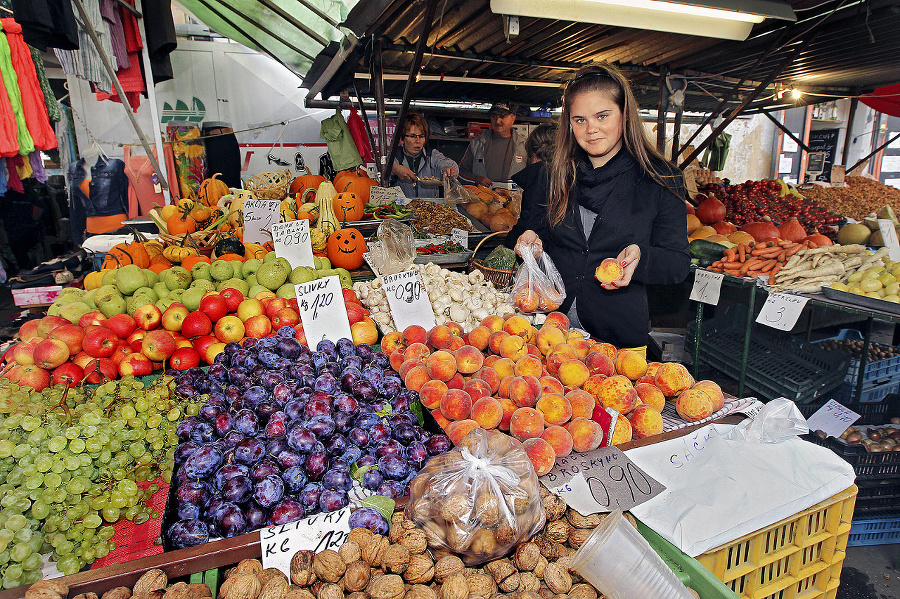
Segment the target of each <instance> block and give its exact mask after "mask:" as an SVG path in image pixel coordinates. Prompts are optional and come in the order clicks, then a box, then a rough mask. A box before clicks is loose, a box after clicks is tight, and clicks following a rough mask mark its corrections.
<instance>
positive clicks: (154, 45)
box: [141, 0, 178, 83]
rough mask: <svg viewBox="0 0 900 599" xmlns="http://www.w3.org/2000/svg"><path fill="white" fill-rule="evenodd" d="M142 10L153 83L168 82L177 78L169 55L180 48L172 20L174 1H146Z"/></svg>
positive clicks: (142, 4) (142, 3) (142, 5)
mask: <svg viewBox="0 0 900 599" xmlns="http://www.w3.org/2000/svg"><path fill="white" fill-rule="evenodd" d="M141 8H142V9H143V14H144V32H145V33H146V34H147V40H146V42H147V53H148V54H149V55H150V70H151V71H152V74H153V83H161V82H163V81H168V80H169V79H172V78H174V77H175V75H174V73H173V71H172V60H171V59H170V57H169V55H170V54H171V53H172V52H173V51H174V50H175V48H177V47H178V42H177V41H176V39H175V20H174V19H173V18H172V0H144V1H143V2H141ZM148 80H149V77H148Z"/></svg>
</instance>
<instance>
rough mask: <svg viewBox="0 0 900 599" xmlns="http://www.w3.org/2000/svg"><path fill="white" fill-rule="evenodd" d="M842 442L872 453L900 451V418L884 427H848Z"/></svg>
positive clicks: (842, 435)
mask: <svg viewBox="0 0 900 599" xmlns="http://www.w3.org/2000/svg"><path fill="white" fill-rule="evenodd" d="M818 432H819V431H817V434H818ZM820 436H821V435H820ZM841 440H842V441H843V442H844V443H846V444H847V445H859V446H861V447H865V449H866V451H867V452H870V453H881V452H886V451H900V418H891V424H886V425H883V426H859V427H856V426H850V427H847V430H845V431H844V432H843V434H841Z"/></svg>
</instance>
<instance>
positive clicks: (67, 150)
mask: <svg viewBox="0 0 900 599" xmlns="http://www.w3.org/2000/svg"><path fill="white" fill-rule="evenodd" d="M71 110H72V109H71V108H69V107H68V106H66V105H65V104H61V105H60V115H61V117H62V118H60V120H59V121H58V122H57V123H56V142H57V145H58V148H59V166H60V170H62V172H63V173H64V174H65V175H66V176H68V175H69V164H71V163H72V162H75V161H76V160H77V159H78V156H77V155H76V154H75V142H74V141H73V136H72V130H73V127H72V125H71V121H72V112H71Z"/></svg>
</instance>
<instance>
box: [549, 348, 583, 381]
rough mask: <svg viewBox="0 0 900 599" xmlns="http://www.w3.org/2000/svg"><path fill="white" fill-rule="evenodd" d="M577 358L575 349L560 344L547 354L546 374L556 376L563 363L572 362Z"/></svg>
mask: <svg viewBox="0 0 900 599" xmlns="http://www.w3.org/2000/svg"><path fill="white" fill-rule="evenodd" d="M577 357H578V354H577V353H576V352H575V348H574V347H572V346H571V345H566V344H560V345H557V346H556V347H554V348H553V349H552V350H550V353H549V354H547V372H549V373H550V374H558V373H559V367H560V366H561V365H562V363H563V362H566V361H568V360H573V359H575V358H577Z"/></svg>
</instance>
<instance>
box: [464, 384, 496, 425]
mask: <svg viewBox="0 0 900 599" xmlns="http://www.w3.org/2000/svg"><path fill="white" fill-rule="evenodd" d="M463 391H465V392H466V393H468V394H469V396H470V397H471V398H472V401H478V400H479V399H481V398H482V397H490V396H491V386H490V385H488V384H487V383H485V382H484V381H483V380H481V379H471V380H468V381H466V384H465V385H464V386H463ZM476 420H477V418H476Z"/></svg>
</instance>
